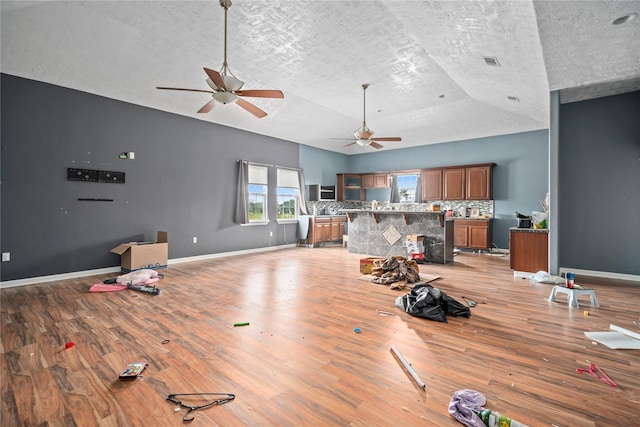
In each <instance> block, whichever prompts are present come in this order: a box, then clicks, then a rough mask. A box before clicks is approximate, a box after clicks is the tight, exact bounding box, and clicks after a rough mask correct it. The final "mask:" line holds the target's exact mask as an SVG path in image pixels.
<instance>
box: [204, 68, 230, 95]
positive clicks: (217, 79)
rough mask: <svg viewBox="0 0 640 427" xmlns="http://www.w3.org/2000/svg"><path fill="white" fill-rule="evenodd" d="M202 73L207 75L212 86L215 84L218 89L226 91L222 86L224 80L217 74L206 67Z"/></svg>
mask: <svg viewBox="0 0 640 427" xmlns="http://www.w3.org/2000/svg"><path fill="white" fill-rule="evenodd" d="M204 72H205V73H207V76H209V78H210V79H211V81H212V82H213V84H215V85H216V86H217V87H218V88H219V89H222V90H224V91H226V90H227V86H226V85H225V84H224V79H223V78H222V76H221V75H220V73H219V72H217V71H216V70H212V69H211V68H207V67H205V68H204Z"/></svg>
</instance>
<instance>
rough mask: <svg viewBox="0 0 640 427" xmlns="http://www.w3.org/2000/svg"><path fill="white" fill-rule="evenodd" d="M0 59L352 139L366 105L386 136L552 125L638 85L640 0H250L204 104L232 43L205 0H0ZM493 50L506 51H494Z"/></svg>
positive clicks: (38, 74) (36, 75)
mask: <svg viewBox="0 0 640 427" xmlns="http://www.w3.org/2000/svg"><path fill="white" fill-rule="evenodd" d="M0 10H1V12H2V21H1V25H0V28H1V36H2V37H1V39H2V51H1V55H2V56H1V61H0V67H1V71H2V72H3V73H7V74H11V75H16V76H21V77H26V78H30V79H34V80H39V81H43V82H47V83H52V84H55V85H59V86H64V87H69V88H73V89H77V90H81V91H85V92H89V93H94V94H97V95H101V96H105V97H108V98H113V99H118V100H122V101H126V102H130V103H134V104H138V105H143V106H146V107H151V108H155V109H158V110H163V111H168V112H172V113H176V114H180V115H185V116H190V117H195V118H198V119H201V120H206V121H210V122H213V123H219V124H223V125H227V126H231V127H235V128H239V129H244V130H247V131H251V132H255V133H259V134H263V135H268V136H272V137H276V138H281V139H285V140H289V141H293V142H297V143H301V144H306V145H310V146H314V147H318V148H324V149H328V150H332V151H337V152H343V153H347V154H354V153H363V152H371V151H374V150H373V149H372V148H371V147H360V146H358V145H352V146H350V147H347V148H345V147H344V145H345V144H347V143H348V142H349V141H344V140H335V139H332V138H350V137H351V136H352V132H353V131H354V130H355V129H356V128H358V127H360V125H361V124H362V119H363V105H362V101H363V99H362V88H361V86H362V84H363V83H369V84H370V86H369V88H368V89H367V98H366V100H367V103H366V122H367V125H368V127H369V128H370V129H371V130H373V131H375V136H376V137H384V136H400V137H402V142H389V143H383V145H385V147H384V148H383V150H386V149H394V148H405V147H411V146H418V145H425V144H433V143H441V142H447V141H454V140H462V139H471V138H480V137H485V136H493V135H504V134H510V133H516V132H523V131H530V130H537V129H546V128H548V123H549V91H550V90H560V93H561V100H562V102H572V101H578V100H584V99H591V98H596V97H601V96H607V95H612V94H618V93H624V92H630V91H634V90H639V89H640V19H632V20H631V21H629V22H628V23H626V24H624V25H618V26H615V25H611V24H610V22H611V21H612V20H614V19H615V18H618V17H620V16H622V15H625V14H628V13H633V12H635V13H637V14H640V2H639V1H525V0H518V1H485V0H480V1H397V0H396V1H390V0H384V1H374V0H371V1H309V0H307V1H305V0H297V1H278V0H270V1H267V0H264V1H249V0H246V1H245V0H234V2H233V5H232V7H231V8H230V9H229V11H228V51H227V59H228V63H229V67H230V69H231V71H232V72H233V73H234V74H235V75H236V77H238V78H239V79H241V80H243V81H244V82H245V85H244V89H280V90H282V91H283V92H284V94H285V98H284V99H260V98H245V99H247V100H249V101H250V102H252V103H254V104H255V105H257V106H258V107H260V108H261V109H263V110H265V111H266V112H267V113H268V116H267V117H265V118H262V119H258V118H256V117H254V116H252V115H251V114H249V113H248V112H246V111H244V110H242V109H241V108H239V107H238V106H237V105H220V104H218V105H217V106H216V107H215V108H214V109H213V110H212V111H211V112H209V113H207V114H204V115H203V114H197V113H196V111H197V110H198V109H199V108H200V107H201V106H202V105H204V104H205V103H206V102H208V101H209V100H210V99H211V98H210V96H209V95H207V94H205V93H197V92H177V91H160V90H157V89H156V88H155V87H156V86H176V87H186V88H194V89H208V87H207V85H206V83H205V79H206V76H205V74H204V71H203V67H208V68H213V69H216V70H219V69H220V68H221V66H222V62H223V57H224V9H223V8H222V7H221V6H220V4H219V2H218V0H208V1H156V2H152V1H87V2H80V1H2V2H1V3H0ZM485 57H495V58H497V61H498V63H499V66H490V65H487V63H486V61H485V59H484V58H485Z"/></svg>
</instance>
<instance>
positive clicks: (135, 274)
mask: <svg viewBox="0 0 640 427" xmlns="http://www.w3.org/2000/svg"><path fill="white" fill-rule="evenodd" d="M158 277H159V274H158V272H157V271H155V270H151V269H142V270H135V271H132V272H130V273H127V274H123V275H122V276H118V278H117V279H116V283H120V284H122V285H142V284H145V283H147V282H148V281H149V280H151V279H155V278H158Z"/></svg>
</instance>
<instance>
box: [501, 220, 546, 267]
mask: <svg viewBox="0 0 640 427" xmlns="http://www.w3.org/2000/svg"><path fill="white" fill-rule="evenodd" d="M548 254H549V234H548V233H547V232H546V231H545V232H538V231H528V230H527V229H521V230H518V229H510V230H509V260H510V265H511V269H512V270H516V271H525V272H528V273H537V272H538V271H549V256H548Z"/></svg>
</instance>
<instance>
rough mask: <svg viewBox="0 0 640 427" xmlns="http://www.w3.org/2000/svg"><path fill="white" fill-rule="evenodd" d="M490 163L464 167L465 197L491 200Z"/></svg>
mask: <svg viewBox="0 0 640 427" xmlns="http://www.w3.org/2000/svg"><path fill="white" fill-rule="evenodd" d="M491 168H492V166H491V165H487V166H475V167H469V168H466V171H465V173H466V197H465V198H466V199H467V200H491V197H492V194H491Z"/></svg>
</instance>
